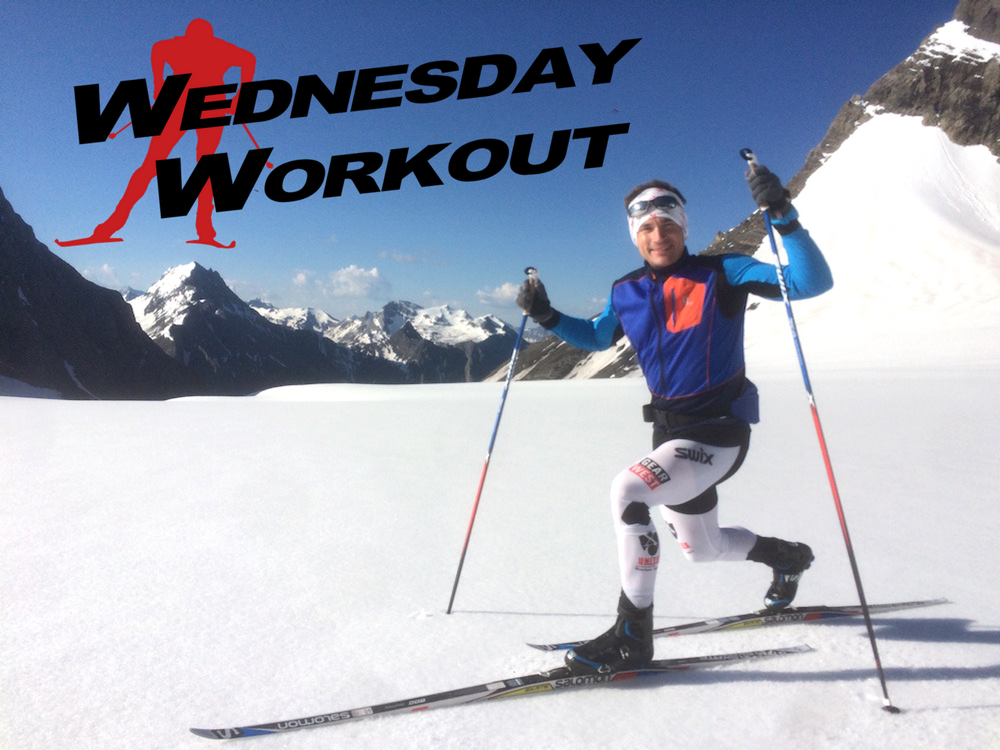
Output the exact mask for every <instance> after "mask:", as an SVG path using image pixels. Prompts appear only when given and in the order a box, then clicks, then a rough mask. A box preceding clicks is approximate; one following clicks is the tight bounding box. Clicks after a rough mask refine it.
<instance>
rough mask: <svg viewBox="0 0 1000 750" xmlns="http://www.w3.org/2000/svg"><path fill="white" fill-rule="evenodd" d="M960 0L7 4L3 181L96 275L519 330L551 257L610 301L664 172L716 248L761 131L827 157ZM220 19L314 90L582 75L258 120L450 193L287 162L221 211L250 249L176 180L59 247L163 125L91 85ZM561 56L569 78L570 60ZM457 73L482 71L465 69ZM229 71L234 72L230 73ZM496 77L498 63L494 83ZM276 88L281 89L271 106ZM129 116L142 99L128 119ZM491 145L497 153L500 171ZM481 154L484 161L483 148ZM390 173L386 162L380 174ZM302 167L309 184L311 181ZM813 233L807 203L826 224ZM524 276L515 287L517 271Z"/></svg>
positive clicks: (273, 135)
mask: <svg viewBox="0 0 1000 750" xmlns="http://www.w3.org/2000/svg"><path fill="white" fill-rule="evenodd" d="M956 5H957V2H956V0H887V1H886V2H877V3H872V2H853V1H850V2H848V1H846V0H845V1H843V2H824V3H814V2H808V3H807V2H790V1H788V2H785V1H778V0H775V1H773V2H759V1H758V2H742V1H737V0H734V1H733V2H716V1H714V0H708V1H702V2H694V1H691V2H670V1H669V0H665V1H664V2H661V3H657V4H648V3H639V4H626V3H617V2H615V3H612V2H587V1H586V0H584V1H583V2H562V0H553V1H552V2H547V3H539V4H537V7H536V4H528V3H518V2H491V1H489V0H487V1H485V2H477V3H469V2H423V3H419V4H417V3H407V2H378V1H377V0H376V1H373V2H353V1H351V2H304V1H302V2H278V3H275V2H260V1H258V0H249V1H247V0H243V1H241V2H208V1H203V2H195V1H191V2H171V3H155V4H154V3H149V4H146V5H142V4H137V3H134V2H118V1H115V0H104V1H103V2H99V3H98V2H89V1H86V0H85V1H83V2H76V3H73V4H72V6H71V7H69V4H66V3H62V2H45V1H43V2H39V1H38V0H31V2H24V1H22V0H7V2H6V3H5V7H4V10H3V11H2V15H3V16H4V18H3V27H4V40H5V41H4V44H3V45H0V188H2V189H3V191H4V193H5V195H6V196H7V199H8V200H9V201H10V202H11V203H12V204H13V206H14V208H15V210H16V211H18V213H20V214H21V216H22V217H23V218H24V219H25V221H27V222H28V223H29V224H31V225H32V227H33V228H34V230H35V234H36V236H37V237H38V239H39V240H40V241H42V242H43V243H45V244H46V245H47V246H48V247H49V248H50V249H52V250H53V251H54V252H56V254H57V255H59V256H60V257H62V258H63V259H65V260H66V261H67V262H69V263H70V264H72V265H73V266H74V267H76V268H77V269H78V270H80V271H81V272H82V273H84V275H86V276H87V277H88V278H90V279H91V280H93V281H95V282H96V283H100V284H103V285H105V286H111V287H120V286H124V285H131V286H133V287H136V288H139V289H146V288H147V287H148V286H149V285H151V284H152V283H153V282H154V281H156V279H157V278H159V276H160V275H161V274H162V272H163V271H164V270H166V269H167V268H168V267H170V266H175V265H179V264H183V263H187V262H189V261H192V260H196V261H198V262H199V263H201V264H202V265H204V266H207V267H210V268H214V269H215V270H217V271H219V272H220V273H221V274H222V276H223V277H224V278H225V279H226V280H227V281H228V282H229V283H230V285H231V286H232V287H233V288H234V289H235V290H236V291H237V293H238V294H240V296H242V297H243V298H244V299H251V298H253V297H258V296H260V297H264V298H266V299H269V300H270V301H271V302H273V303H274V304H276V305H278V306H312V307H319V308H321V309H324V310H326V311H327V312H329V313H330V314H332V315H334V316H337V317H346V316H348V315H353V314H361V313H364V312H365V311H368V310H375V309H378V308H379V307H381V305H382V304H384V303H385V302H387V301H389V300H393V299H407V300H410V301H413V302H417V303H419V304H423V305H436V304H444V303H448V304H451V305H454V306H458V307H463V308H465V309H467V310H469V311H470V312H472V313H474V314H483V313H487V312H490V313H495V314H498V315H500V316H501V317H504V318H506V319H508V320H516V318H517V317H518V315H519V313H518V311H517V310H516V308H515V307H514V304H513V300H512V299H511V298H510V296H509V293H507V292H506V291H505V290H509V289H510V288H511V285H516V284H519V283H520V281H521V280H522V279H523V274H522V270H523V268H524V267H525V266H526V265H529V264H530V265H535V266H537V267H538V268H539V269H540V272H541V276H542V279H543V280H544V281H545V282H546V286H547V287H548V289H549V293H550V296H551V297H552V299H553V303H554V304H555V305H556V306H557V307H559V308H560V309H563V310H565V311H566V312H569V313H572V314H577V315H590V314H594V313H596V312H598V311H599V310H600V309H601V308H602V306H603V303H604V300H605V298H606V296H607V292H608V290H609V286H610V283H611V282H612V281H613V280H614V279H615V278H617V277H618V276H620V275H622V274H623V273H625V272H627V271H629V270H631V269H632V268H634V267H635V266H637V265H638V263H639V260H638V254H637V252H636V250H635V248H634V246H633V245H632V244H631V243H630V241H629V237H628V232H627V228H626V223H625V220H624V214H623V206H622V196H623V195H624V194H625V193H626V192H627V191H628V190H629V189H630V188H631V187H632V186H633V185H635V184H637V183H639V182H643V181H645V180H648V179H652V178H661V179H666V180H669V181H670V182H672V183H674V184H675V185H677V186H678V187H679V188H680V189H681V190H682V191H683V192H684V194H685V196H686V197H687V199H688V206H687V208H688V216H689V221H690V231H691V234H690V237H689V240H688V246H689V248H690V249H691V250H692V251H693V252H697V251H699V250H701V249H703V248H704V247H705V246H706V245H708V244H709V243H710V242H711V240H712V238H713V237H714V235H715V233H716V232H717V231H719V230H725V229H728V228H730V227H732V226H734V225H735V224H737V223H738V222H739V221H741V220H742V219H743V218H744V217H745V216H746V215H747V214H748V213H749V212H750V211H751V210H752V209H753V205H752V204H751V201H750V198H749V194H748V191H747V189H746V186H745V183H744V180H743V167H742V162H741V160H740V159H739V156H738V151H739V149H740V148H742V147H745V146H749V147H752V148H753V149H754V150H755V151H756V152H757V154H758V156H759V158H760V159H761V161H762V162H763V163H765V164H767V165H768V166H769V167H771V169H772V170H774V171H775V172H777V173H778V174H779V175H780V176H782V177H783V178H784V179H786V180H787V179H789V178H790V177H791V176H792V175H793V174H794V173H795V172H796V171H797V170H798V169H799V168H800V167H801V166H802V164H803V162H804V161H805V158H806V155H807V153H808V152H809V150H810V149H811V148H812V147H813V146H815V145H816V144H818V143H819V141H820V140H821V139H822V137H823V135H824V134H825V132H826V129H827V127H828V126H829V124H830V122H831V120H832V119H833V117H834V116H835V115H836V113H837V111H838V109H839V108H840V107H841V106H842V105H843V104H844V102H846V101H847V100H848V99H849V98H850V97H851V96H852V95H853V94H860V93H863V92H864V91H865V90H866V89H867V88H868V87H869V86H870V85H871V84H872V83H873V82H874V81H875V80H876V79H878V78H879V77H880V76H881V75H882V74H884V73H885V72H887V71H888V70H889V69H890V68H891V67H892V66H894V65H895V64H896V63H898V62H899V61H901V60H902V59H904V58H905V57H906V56H908V55H909V54H911V53H912V52H913V51H914V50H915V49H916V47H917V46H918V45H919V44H920V42H921V41H922V40H923V39H924V38H925V37H926V36H927V35H928V34H930V33H931V31H932V30H933V29H934V27H935V26H936V25H937V24H940V23H944V22H946V21H948V20H949V19H950V18H951V16H952V14H953V12H954V9H955V6H956ZM193 18H204V19H206V20H208V21H209V22H210V23H211V24H212V25H213V27H214V31H215V35H216V36H217V37H220V38H222V39H225V40H227V41H229V42H232V43H233V44H236V45H238V46H240V47H243V48H245V49H247V50H249V51H251V52H253V53H254V55H256V58H257V70H256V76H255V78H256V79H257V80H264V79H280V80H285V81H288V82H290V83H292V84H293V85H294V84H295V82H296V81H297V80H298V78H299V77H300V76H306V75H318V76H319V77H320V78H321V79H322V80H323V81H324V83H326V84H327V85H328V86H330V87H331V88H332V87H333V84H334V81H335V80H336V77H337V74H338V72H340V71H346V70H363V69H371V68H383V67H389V66H400V65H405V66H407V73H406V74H403V75H390V74H385V75H383V76H382V78H381V79H380V80H382V81H400V82H401V89H400V90H399V91H389V92H387V93H383V94H377V95H376V96H377V97H382V96H386V97H388V96H394V95H395V96H398V95H399V94H400V93H401V91H407V90H411V89H414V88H417V86H416V85H415V84H413V83H411V82H410V81H409V79H408V75H409V73H410V72H411V71H412V70H413V69H414V68H416V67H417V66H418V65H421V64H422V63H427V62H432V61H440V60H447V61H452V62H455V63H457V64H458V65H459V66H460V67H461V68H464V66H465V64H466V63H465V61H466V58H471V57H478V56H484V55H496V54H502V55H507V56H509V57H511V58H513V59H514V60H515V61H516V65H517V78H516V79H515V80H520V78H521V77H522V76H523V75H524V73H525V72H526V71H527V70H528V68H529V66H530V65H531V63H532V62H534V60H535V59H536V58H537V57H538V56H539V55H540V54H541V53H542V51H543V50H546V49H553V48H559V49H561V50H562V51H563V53H564V55H565V59H566V60H567V62H568V63H569V67H570V70H571V73H572V77H573V82H574V84H575V85H573V86H567V87H563V88H557V87H556V86H555V85H554V84H552V83H544V82H543V83H539V84H538V85H536V86H534V87H533V88H531V90H530V91H527V92H524V93H517V94H515V93H512V89H513V88H514V86H513V85H512V86H511V87H509V88H508V89H507V90H505V91H504V92H501V93H499V94H495V95H492V96H487V97H480V98H472V99H463V100H458V99H457V98H456V96H454V95H453V96H451V97H449V98H447V99H445V100H443V101H440V102H436V103H429V104H414V103H412V102H409V101H406V100H404V101H403V102H402V104H401V105H400V106H398V107H391V108H379V109H374V110H368V111H354V112H347V113H343V114H334V115H330V114H327V113H325V112H324V111H323V110H322V109H320V108H319V107H318V106H315V105H314V107H313V109H312V110H311V111H310V114H309V116H308V117H305V118H298V119H292V118H290V117H289V116H288V113H287V112H286V113H285V114H284V115H282V116H280V117H277V118H276V119H273V120H270V121H267V122H258V123H253V124H252V125H251V126H250V130H251V132H252V134H253V137H254V138H255V139H256V140H257V142H258V143H259V144H260V145H261V146H262V147H272V148H273V151H272V153H271V156H270V160H271V162H272V163H274V164H275V166H276V168H278V167H279V165H282V164H286V163H288V162H291V161H294V160H310V161H315V162H319V163H322V164H324V165H325V164H327V163H328V162H329V160H330V159H331V157H333V156H337V155H342V154H353V153H359V152H376V153H379V154H380V155H382V156H383V157H388V154H389V152H390V151H392V150H393V149H400V148H407V149H409V154H410V155H413V154H415V153H417V152H418V151H420V150H421V149H422V148H424V147H425V146H428V145H431V144H443V143H448V144H450V145H449V146H448V147H447V148H445V149H444V150H443V151H442V152H441V153H440V154H439V155H438V156H436V157H434V158H433V159H432V160H431V162H430V164H431V165H432V166H433V167H434V169H435V171H436V173H437V174H438V175H439V177H440V178H441V181H442V182H443V183H444V184H441V185H435V186H422V185H420V184H419V183H418V182H417V181H416V179H415V178H414V177H413V176H410V177H408V178H406V179H404V180H403V182H402V183H401V185H400V186H399V189H397V190H391V191H390V190H386V191H382V192H378V193H370V194H364V195H362V194H359V193H358V192H357V191H356V190H354V189H353V187H352V186H351V184H350V183H348V185H347V187H346V189H345V190H344V193H343V195H342V196H340V197H333V198H323V197H321V194H320V193H317V194H315V195H313V196H311V197H308V198H305V199H302V200H297V201H293V202H277V201H274V200H271V199H270V198H268V197H267V196H266V195H265V192H264V181H265V179H266V177H267V174H268V173H267V172H265V173H264V174H263V175H262V176H261V178H260V180H259V181H258V184H257V186H256V188H257V189H256V190H255V191H254V192H253V193H251V195H250V197H249V199H248V200H247V203H246V205H245V207H244V208H243V209H242V210H239V211H227V212H217V213H216V214H215V216H214V224H215V228H216V230H217V232H218V239H219V240H222V241H224V242H229V241H235V242H236V246H235V247H234V248H232V249H219V248H213V247H208V246H204V245H191V244H187V243H186V240H189V239H193V238H194V237H195V236H196V235H195V231H194V214H193V211H192V213H191V215H189V216H186V217H177V218H168V219H163V218H161V217H160V205H159V200H158V196H157V191H156V183H155V182H154V183H153V185H151V187H150V189H149V191H148V192H147V193H146V195H145V196H144V197H143V199H142V200H141V201H140V202H139V203H138V204H137V205H136V207H135V209H134V210H133V212H132V215H131V217H130V219H129V221H128V223H127V224H126V226H125V227H124V228H123V229H122V230H121V231H120V232H118V234H117V236H119V237H121V238H123V240H124V241H123V242H119V243H112V244H93V245H84V246H78V247H70V248H60V247H57V246H56V245H55V244H54V242H53V240H54V239H56V238H59V239H70V238H74V237H83V236H87V235H89V234H90V233H91V232H92V231H93V229H94V227H95V226H96V225H97V224H98V223H99V222H100V221H103V220H104V219H106V218H107V217H108V215H109V214H110V213H111V211H112V210H113V209H114V207H115V205H116V204H117V202H118V200H119V198H120V197H121V195H122V193H123V191H124V189H125V185H126V183H127V181H128V179H129V177H130V176H131V174H132V172H133V170H135V168H136V167H138V166H139V164H140V163H141V161H142V159H143V157H144V156H145V153H146V149H147V147H148V144H149V140H148V139H146V138H140V139H137V138H135V137H133V136H132V132H131V130H126V131H125V132H124V133H122V134H121V135H120V136H118V137H117V138H115V139H114V140H107V141H105V142H103V143H96V144H85V145H81V144H80V143H79V141H78V135H77V127H76V110H75V105H74V86H81V85H86V84H95V83H96V84H99V85H100V87H101V102H102V105H103V104H105V103H106V102H107V100H108V98H109V97H110V95H111V92H112V91H113V90H114V88H115V87H116V86H117V85H118V83H119V82H120V81H123V80H130V79H136V78H145V79H146V80H147V81H148V82H149V88H150V90H151V89H152V72H151V68H150V48H151V47H152V45H153V43H154V42H156V41H157V40H160V39H164V38H168V37H173V36H178V35H181V34H183V33H184V30H185V28H186V26H187V24H188V23H189V22H190V21H191V20H192V19H193ZM635 38H641V40H642V41H640V42H639V43H638V44H637V45H636V46H635V47H634V48H633V49H632V50H631V51H630V52H628V53H627V54H626V55H625V57H624V58H622V59H621V61H620V62H618V63H617V64H616V66H615V68H614V75H613V78H612V80H611V82H610V83H606V84H600V85H594V84H592V82H591V77H592V75H593V73H594V65H593V64H592V63H591V62H590V61H589V60H588V58H587V56H586V55H585V54H584V52H583V51H582V50H581V49H580V45H581V44H592V43H599V44H601V46H602V47H603V48H604V50H606V51H610V50H612V49H613V48H614V47H615V46H616V45H617V44H618V43H619V42H621V41H622V40H625V39H635ZM548 70H551V69H548ZM452 75H453V77H455V78H457V77H458V76H460V75H461V70H460V71H459V72H457V73H454V74H452ZM227 80H229V79H227ZM484 81H485V79H484ZM262 101H263V100H262ZM129 119H130V118H129V117H128V113H127V112H126V113H125V114H124V115H123V117H122V118H121V119H120V121H119V123H118V125H117V126H116V128H115V129H116V130H117V129H118V128H120V127H121V126H123V125H125V123H126V122H128V120H129ZM625 124H627V125H628V133H627V134H622V135H613V136H611V137H610V139H609V141H608V148H607V153H606V155H605V158H604V161H603V165H602V166H601V167H599V168H592V169H584V166H583V165H584V157H585V154H586V153H587V144H588V141H587V140H585V139H574V140H572V141H571V142H570V145H569V149H568V152H567V155H566V158H565V159H564V161H563V162H562V164H561V165H560V166H558V167H556V168H554V169H552V170H551V171H549V172H547V173H545V174H539V175H527V176H525V175H518V174H515V173H513V172H512V171H511V170H510V169H509V168H508V167H505V168H504V169H502V170H501V171H500V172H499V173H497V174H496V175H495V176H491V177H488V178H485V179H480V180H476V181H461V180H457V179H455V178H454V177H453V176H452V175H451V174H450V172H449V168H448V164H449V160H450V159H451V157H452V155H453V154H454V153H455V152H456V150H459V149H460V147H462V146H463V145H465V144H467V143H470V142H474V141H478V140H481V139H495V140H499V141H503V142H504V143H506V144H508V145H511V144H512V143H513V140H514V137H515V136H517V135H522V134H529V133H530V134H533V136H534V139H535V148H536V149H538V151H534V150H533V151H532V160H533V161H539V160H540V159H541V157H542V156H543V155H544V152H543V149H547V147H548V144H549V142H550V141H551V139H552V134H553V132H555V131H560V130H567V129H571V130H577V129H582V128H591V127H602V126H611V125H617V126H622V125H625ZM194 142H195V136H194V134H188V135H187V136H185V138H184V139H183V140H182V141H181V142H180V144H179V145H178V146H177V147H176V148H175V149H174V152H173V154H172V156H173V157H179V158H180V159H181V164H182V171H183V173H184V175H185V177H186V176H187V175H189V174H190V171H191V169H192V168H193V166H194V159H195V157H194ZM252 148H253V144H252V143H251V141H250V139H249V138H248V137H247V134H246V132H245V131H244V130H243V128H242V127H240V126H230V127H227V128H226V129H225V133H224V135H223V138H222V143H221V145H220V147H219V149H218V151H219V152H225V153H227V154H228V155H229V158H230V162H231V163H232V164H234V169H235V168H236V167H237V166H238V165H239V164H241V163H242V161H243V159H244V158H245V157H246V154H247V152H248V150H250V149H252ZM477 158H478V159H481V160H482V163H480V162H477V161H475V160H476V159H477ZM468 164H469V167H470V169H480V168H482V167H483V166H485V152H484V151H482V150H480V151H478V152H476V153H475V154H474V155H473V157H472V160H470V161H469V162H468ZM382 174H383V172H382V171H381V170H380V171H379V172H376V173H375V176H376V178H378V179H379V180H381V176H382ZM296 175H298V177H301V172H293V173H292V174H291V175H290V176H289V177H288V183H287V185H286V187H287V188H288V189H289V190H291V189H293V188H294V187H295V185H293V180H294V179H296ZM804 220H805V221H806V223H808V217H804ZM505 285H506V286H505Z"/></svg>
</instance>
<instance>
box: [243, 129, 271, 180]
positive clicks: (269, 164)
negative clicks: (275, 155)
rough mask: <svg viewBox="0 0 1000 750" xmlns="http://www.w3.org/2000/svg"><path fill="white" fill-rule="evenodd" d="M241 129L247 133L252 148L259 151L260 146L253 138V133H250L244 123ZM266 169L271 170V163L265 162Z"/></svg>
mask: <svg viewBox="0 0 1000 750" xmlns="http://www.w3.org/2000/svg"><path fill="white" fill-rule="evenodd" d="M243 129H244V130H245V131H247V135H248V136H250V140H251V141H253V145H254V148H257V149H260V146H258V145H257V139H256V138H254V137H253V133H251V132H250V128H248V127H247V124H246V123H243ZM267 168H268V169H273V168H274V165H273V164H272V163H271V162H267Z"/></svg>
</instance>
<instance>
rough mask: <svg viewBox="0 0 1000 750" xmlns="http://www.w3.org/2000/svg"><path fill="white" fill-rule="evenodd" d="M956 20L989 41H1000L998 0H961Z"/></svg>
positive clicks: (980, 37)
mask: <svg viewBox="0 0 1000 750" xmlns="http://www.w3.org/2000/svg"><path fill="white" fill-rule="evenodd" d="M955 20H956V21H961V22H962V23H964V24H965V25H966V26H968V27H969V32H970V33H971V34H972V35H973V36H976V37H978V38H979V39H985V40H986V41H988V42H1000V2H998V0H961V2H960V3H959V4H958V7H957V8H956V9H955Z"/></svg>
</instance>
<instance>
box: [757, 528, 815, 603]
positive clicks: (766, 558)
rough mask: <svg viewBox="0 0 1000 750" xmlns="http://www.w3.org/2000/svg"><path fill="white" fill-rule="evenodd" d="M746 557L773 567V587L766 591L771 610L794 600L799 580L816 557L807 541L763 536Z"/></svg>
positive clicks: (766, 601) (765, 598) (765, 595)
mask: <svg viewBox="0 0 1000 750" xmlns="http://www.w3.org/2000/svg"><path fill="white" fill-rule="evenodd" d="M747 559H748V560H753V561H755V562H762V563H764V564H765V565H769V566H770V567H771V568H772V569H773V570H774V578H773V579H772V580H771V586H770V588H768V590H767V593H766V594H764V607H765V608H766V609H768V610H770V611H771V612H780V611H781V610H783V609H785V608H787V607H788V606H789V605H790V604H791V603H792V600H793V599H794V598H795V593H796V592H797V591H798V589H799V579H801V578H802V573H803V571H805V570H807V569H808V568H809V566H810V565H812V561H813V559H814V558H813V553H812V550H811V549H810V548H809V545H807V544H797V543H795V542H786V541H784V540H783V539H774V538H772V537H764V536H762V537H757V543H756V544H755V545H754V547H753V549H752V550H750V554H749V555H747Z"/></svg>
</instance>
